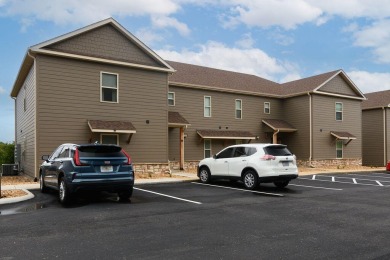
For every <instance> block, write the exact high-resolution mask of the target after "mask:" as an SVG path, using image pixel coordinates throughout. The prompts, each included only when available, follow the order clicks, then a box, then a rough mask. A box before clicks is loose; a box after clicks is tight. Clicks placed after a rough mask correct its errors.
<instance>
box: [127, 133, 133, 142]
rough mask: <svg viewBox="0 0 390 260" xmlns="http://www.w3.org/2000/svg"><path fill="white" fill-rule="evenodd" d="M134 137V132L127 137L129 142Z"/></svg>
mask: <svg viewBox="0 0 390 260" xmlns="http://www.w3.org/2000/svg"><path fill="white" fill-rule="evenodd" d="M132 137H133V133H131V134H129V138H128V139H127V143H128V144H130V141H131V138H132Z"/></svg>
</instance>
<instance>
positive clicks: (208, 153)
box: [204, 140, 211, 158]
mask: <svg viewBox="0 0 390 260" xmlns="http://www.w3.org/2000/svg"><path fill="white" fill-rule="evenodd" d="M210 157H211V140H204V158H210Z"/></svg>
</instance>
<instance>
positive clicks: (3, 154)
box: [0, 142, 15, 165]
mask: <svg viewBox="0 0 390 260" xmlns="http://www.w3.org/2000/svg"><path fill="white" fill-rule="evenodd" d="M14 151H15V144H13V143H12V144H9V143H3V142H0V165H2V164H13V163H14V161H15V157H14V156H15V154H14Z"/></svg>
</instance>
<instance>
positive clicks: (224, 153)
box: [217, 147, 233, 159]
mask: <svg viewBox="0 0 390 260" xmlns="http://www.w3.org/2000/svg"><path fill="white" fill-rule="evenodd" d="M231 157H233V147H230V148H227V149H225V150H223V151H222V152H220V153H219V154H218V155H217V159H223V158H231Z"/></svg>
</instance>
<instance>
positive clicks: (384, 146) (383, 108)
mask: <svg viewBox="0 0 390 260" xmlns="http://www.w3.org/2000/svg"><path fill="white" fill-rule="evenodd" d="M382 110H383V165H385V166H386V163H387V162H386V159H387V149H386V148H387V140H386V139H387V138H386V108H385V107H382Z"/></svg>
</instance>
